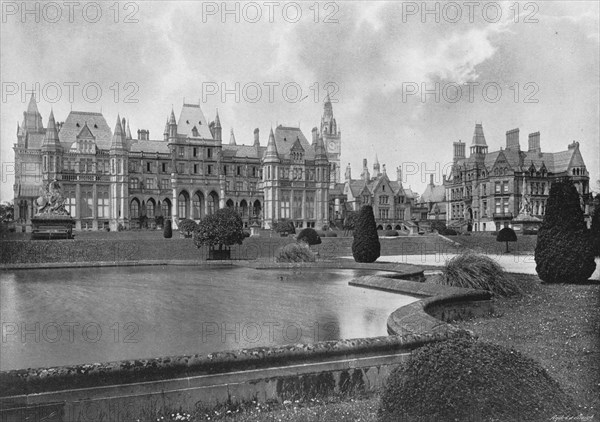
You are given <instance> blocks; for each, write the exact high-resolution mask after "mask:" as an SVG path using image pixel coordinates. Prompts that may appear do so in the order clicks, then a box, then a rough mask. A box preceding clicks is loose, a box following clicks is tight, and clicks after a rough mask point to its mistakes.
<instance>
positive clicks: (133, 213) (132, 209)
mask: <svg viewBox="0 0 600 422" xmlns="http://www.w3.org/2000/svg"><path fill="white" fill-rule="evenodd" d="M129 216H130V217H131V218H139V216H140V203H139V201H138V200H137V199H133V200H132V201H131V204H129Z"/></svg>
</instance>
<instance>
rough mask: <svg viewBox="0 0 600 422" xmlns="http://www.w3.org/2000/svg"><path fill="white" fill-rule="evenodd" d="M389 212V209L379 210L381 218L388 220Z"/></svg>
mask: <svg viewBox="0 0 600 422" xmlns="http://www.w3.org/2000/svg"><path fill="white" fill-rule="evenodd" d="M388 215H389V210H388V209H387V208H379V218H382V219H386V218H388Z"/></svg>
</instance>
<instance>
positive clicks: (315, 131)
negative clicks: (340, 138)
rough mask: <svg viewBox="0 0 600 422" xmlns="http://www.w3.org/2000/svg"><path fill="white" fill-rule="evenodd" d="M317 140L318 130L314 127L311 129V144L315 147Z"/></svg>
mask: <svg viewBox="0 0 600 422" xmlns="http://www.w3.org/2000/svg"><path fill="white" fill-rule="evenodd" d="M318 139H319V130H318V129H317V128H316V127H313V128H312V144H313V145H317V140H318Z"/></svg>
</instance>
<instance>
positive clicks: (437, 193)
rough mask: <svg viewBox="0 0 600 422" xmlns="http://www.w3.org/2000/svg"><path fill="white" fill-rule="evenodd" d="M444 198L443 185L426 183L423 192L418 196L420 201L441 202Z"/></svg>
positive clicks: (444, 189) (444, 190)
mask: <svg viewBox="0 0 600 422" xmlns="http://www.w3.org/2000/svg"><path fill="white" fill-rule="evenodd" d="M445 200H446V188H444V186H435V185H427V188H425V192H423V195H421V197H420V198H419V202H420V203H424V202H443V201H445Z"/></svg>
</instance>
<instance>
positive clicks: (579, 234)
mask: <svg viewBox="0 0 600 422" xmlns="http://www.w3.org/2000/svg"><path fill="white" fill-rule="evenodd" d="M590 240H591V239H590V233H589V230H588V229H587V227H586V224H585V221H584V218H583V210H582V209H581V206H580V201H579V193H578V192H577V189H575V186H574V185H573V183H572V182H571V181H569V180H560V181H556V182H553V183H552V187H551V189H550V196H549V197H548V203H547V205H546V214H545V215H544V221H543V223H542V226H541V227H540V230H539V231H538V238H537V245H536V247H535V262H536V264H537V265H536V271H537V273H538V276H539V277H540V279H542V281H544V282H545V283H577V282H584V281H586V280H587V279H588V278H589V277H590V276H591V275H592V273H593V272H594V270H595V269H596V263H595V262H594V253H593V251H592V245H591V241H590Z"/></svg>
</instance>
